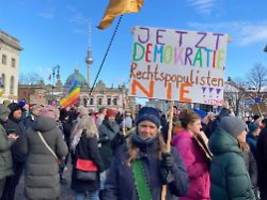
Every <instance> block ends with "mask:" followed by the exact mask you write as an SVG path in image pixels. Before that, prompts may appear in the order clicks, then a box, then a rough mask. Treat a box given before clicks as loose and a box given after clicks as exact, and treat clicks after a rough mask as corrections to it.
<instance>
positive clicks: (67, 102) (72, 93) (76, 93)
mask: <svg viewBox="0 0 267 200" xmlns="http://www.w3.org/2000/svg"><path fill="white" fill-rule="evenodd" d="M80 91H81V86H80V83H79V82H78V81H76V80H74V81H73V82H72V84H71V86H70V88H69V89H68V91H67V94H66V95H65V97H64V98H62V99H61V100H60V102H59V103H60V105H61V106H62V107H64V108H66V107H68V106H71V105H73V104H74V103H75V102H76V101H77V100H78V99H79V98H80Z"/></svg>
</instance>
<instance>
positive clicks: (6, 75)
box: [0, 31, 22, 102]
mask: <svg viewBox="0 0 267 200" xmlns="http://www.w3.org/2000/svg"><path fill="white" fill-rule="evenodd" d="M21 51H22V48H21V46H20V42H19V40H18V39H16V38H15V37H13V36H11V35H9V34H7V33H5V32H4V31H0V102H2V101H3V100H5V99H9V100H12V101H16V100H17V98H18V78H19V61H20V59H19V58H20V52H21Z"/></svg>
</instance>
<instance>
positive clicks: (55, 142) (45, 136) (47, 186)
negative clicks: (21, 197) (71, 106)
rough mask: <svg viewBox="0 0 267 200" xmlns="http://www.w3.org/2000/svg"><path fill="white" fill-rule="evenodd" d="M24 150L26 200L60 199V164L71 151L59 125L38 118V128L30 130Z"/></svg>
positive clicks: (41, 117)
mask: <svg viewBox="0 0 267 200" xmlns="http://www.w3.org/2000/svg"><path fill="white" fill-rule="evenodd" d="M49 149H50V150H49ZM20 150H21V153H22V154H25V155H27V161H26V164H25V176H24V177H25V183H24V193H25V196H26V198H27V199H34V200H41V199H49V200H50V199H51V200H52V199H58V198H59V196H60V176H59V161H60V160H62V159H63V158H64V157H65V156H66V155H67V153H68V148H67V145H66V143H65V141H64V139H63V137H62V133H61V130H60V129H59V128H58V127H57V123H56V121H55V120H54V119H53V118H49V117H47V116H38V117H37V118H36V121H35V123H34V126H33V127H32V128H31V129H28V130H27V134H26V137H24V139H23V142H22V147H21V149H20Z"/></svg>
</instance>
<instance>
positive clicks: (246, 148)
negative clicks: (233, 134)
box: [237, 139, 250, 152]
mask: <svg viewBox="0 0 267 200" xmlns="http://www.w3.org/2000/svg"><path fill="white" fill-rule="evenodd" d="M237 141H238V145H239V148H240V149H241V151H242V152H249V151H250V148H249V145H248V143H246V142H241V141H239V140H238V139H237Z"/></svg>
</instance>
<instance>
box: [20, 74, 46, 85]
mask: <svg viewBox="0 0 267 200" xmlns="http://www.w3.org/2000/svg"><path fill="white" fill-rule="evenodd" d="M43 81H44V79H43V77H41V76H40V75H39V74H37V73H21V74H20V75H19V84H24V85H31V84H40V83H42V82H43Z"/></svg>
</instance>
